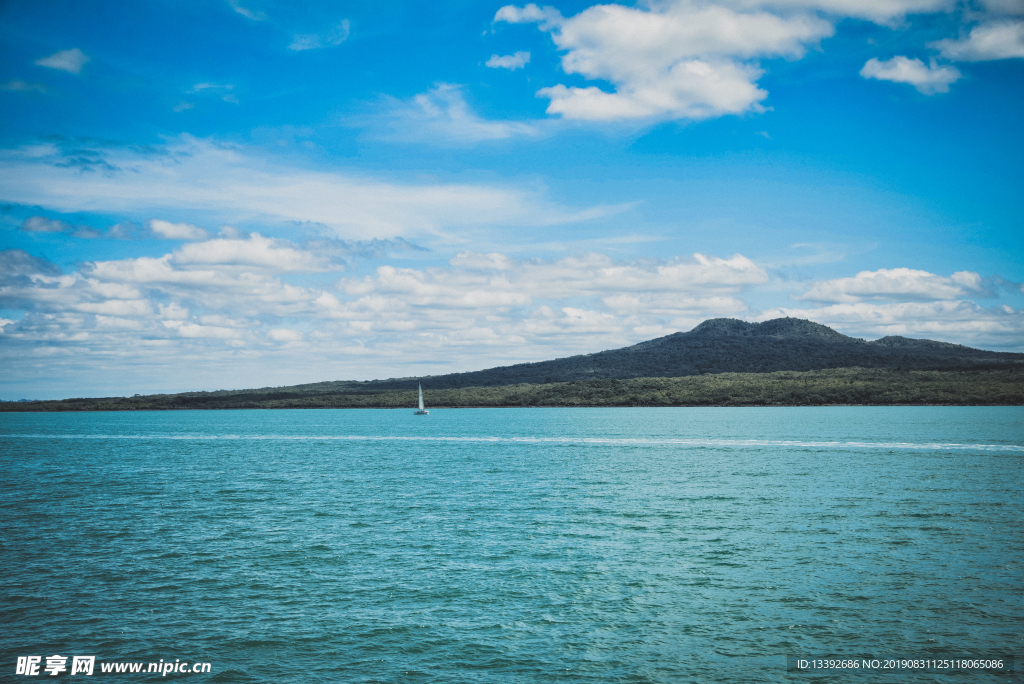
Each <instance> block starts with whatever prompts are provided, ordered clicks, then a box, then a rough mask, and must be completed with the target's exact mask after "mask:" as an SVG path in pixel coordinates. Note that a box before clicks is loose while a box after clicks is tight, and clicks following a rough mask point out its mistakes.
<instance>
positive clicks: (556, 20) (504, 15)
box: [494, 2, 565, 31]
mask: <svg viewBox="0 0 1024 684" xmlns="http://www.w3.org/2000/svg"><path fill="white" fill-rule="evenodd" d="M494 21H495V22H499V21H504V22H508V23H509V24H534V23H536V24H540V30H541V31H550V30H551V29H552V28H554V27H556V26H558V25H560V24H561V23H562V22H563V21H565V19H564V18H563V17H562V13H561V12H559V11H558V10H557V9H555V8H554V7H543V8H541V7H538V6H537V5H535V4H534V3H532V2H531V3H529V4H528V5H526V6H524V7H516V6H515V5H505V6H504V7H502V8H500V9H499V10H498V11H497V12H496V13H495V15H494Z"/></svg>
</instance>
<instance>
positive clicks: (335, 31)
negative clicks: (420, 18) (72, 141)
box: [288, 19, 350, 52]
mask: <svg viewBox="0 0 1024 684" xmlns="http://www.w3.org/2000/svg"><path fill="white" fill-rule="evenodd" d="M349 32H350V26H349V21H348V19H342V20H341V23H339V24H338V25H337V26H335V27H334V28H332V29H329V30H327V31H324V32H322V33H302V34H296V35H295V36H293V37H292V42H291V45H289V46H288V49H289V50H294V51H296V52H301V51H303V50H317V49H319V48H327V47H337V46H338V45H341V44H342V43H344V42H345V41H346V40H348V36H349Z"/></svg>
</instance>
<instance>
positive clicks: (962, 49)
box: [930, 20, 1024, 62]
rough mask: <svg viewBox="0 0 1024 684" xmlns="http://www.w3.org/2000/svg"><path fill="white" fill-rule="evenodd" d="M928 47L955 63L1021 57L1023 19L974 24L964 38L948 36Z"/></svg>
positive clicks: (1023, 35)
mask: <svg viewBox="0 0 1024 684" xmlns="http://www.w3.org/2000/svg"><path fill="white" fill-rule="evenodd" d="M930 47H933V48H935V49H937V50H939V51H940V53H941V54H942V56H943V57H945V58H946V59H950V60H953V61H957V62H980V61H987V60H996V59H1013V58H1024V21H1019V20H1018V21H1009V20H1004V21H990V22H987V23H983V24H980V25H978V26H975V27H974V28H972V29H971V31H970V33H969V34H967V36H966V37H964V38H961V39H959V40H953V39H950V38H947V39H945V40H940V41H936V42H934V43H931V44H930Z"/></svg>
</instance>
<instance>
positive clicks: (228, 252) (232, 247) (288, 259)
mask: <svg viewBox="0 0 1024 684" xmlns="http://www.w3.org/2000/svg"><path fill="white" fill-rule="evenodd" d="M172 262H173V263H175V264H179V265H189V266H194V265H201V264H221V265H225V266H248V267H257V268H266V269H270V270H273V271H275V272H277V273H289V272H295V273H315V272H322V271H335V270H339V268H340V267H339V266H337V265H336V264H333V263H331V261H330V260H329V259H327V258H326V257H324V256H321V255H317V254H313V253H312V252H308V251H304V250H301V249H299V248H297V247H296V246H295V245H293V244H291V243H290V242H287V241H286V240H277V239H274V238H268V237H263V236H262V235H260V234H259V233H251V234H250V235H249V236H248V239H239V238H218V239H215V240H208V241H206V242H192V243H189V244H186V245H183V246H182V247H181V249H179V250H177V251H175V253H174V256H173V258H172Z"/></svg>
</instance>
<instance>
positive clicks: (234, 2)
mask: <svg viewBox="0 0 1024 684" xmlns="http://www.w3.org/2000/svg"><path fill="white" fill-rule="evenodd" d="M227 2H228V4H229V5H231V9H233V10H235V12H237V13H239V14H241V15H242V16H243V17H245V18H247V19H252V20H253V21H264V20H265V19H266V18H267V15H266V14H265V13H264V12H258V11H253V10H250V9H246V8H245V7H242V4H241V3H240V2H238V0H227Z"/></svg>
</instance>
